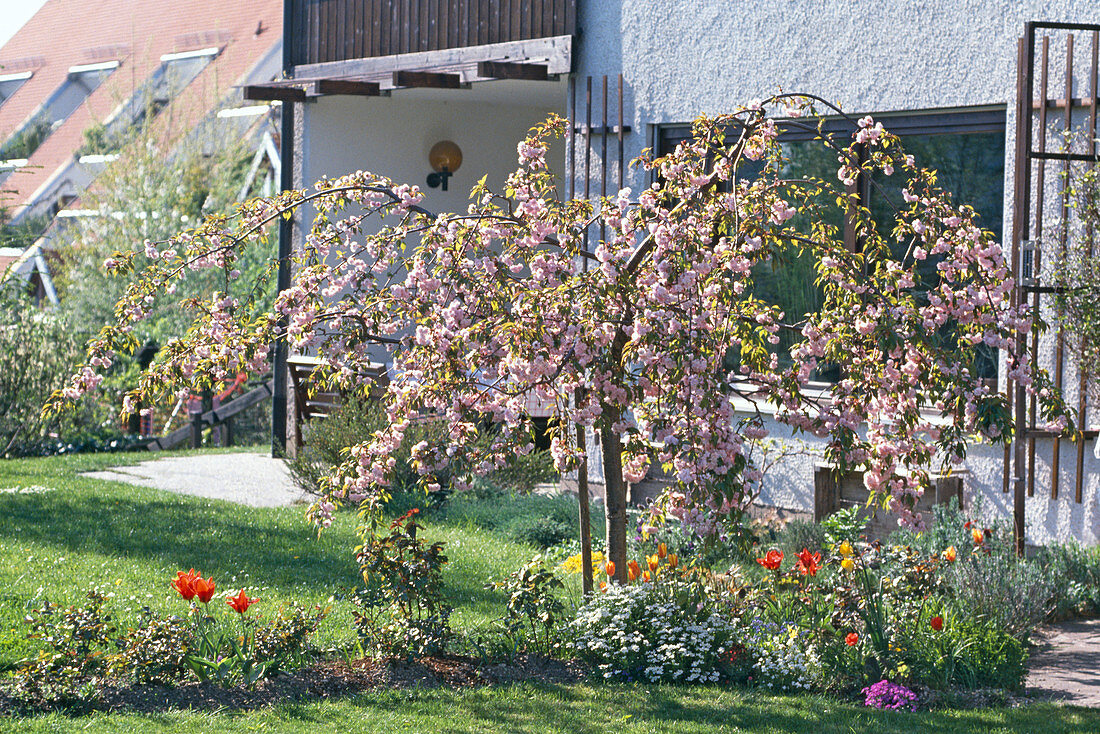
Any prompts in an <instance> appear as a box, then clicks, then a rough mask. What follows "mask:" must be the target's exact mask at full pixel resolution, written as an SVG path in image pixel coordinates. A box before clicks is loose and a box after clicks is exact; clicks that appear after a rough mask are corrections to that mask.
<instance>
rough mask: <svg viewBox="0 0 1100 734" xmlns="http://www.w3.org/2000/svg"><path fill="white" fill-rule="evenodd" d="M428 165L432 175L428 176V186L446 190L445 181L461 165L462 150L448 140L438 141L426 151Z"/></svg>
mask: <svg viewBox="0 0 1100 734" xmlns="http://www.w3.org/2000/svg"><path fill="white" fill-rule="evenodd" d="M428 163H430V164H431V166H432V171H434V173H429V174H428V186H430V187H431V188H433V189H435V188H440V189H442V190H443V191H446V190H447V179H449V178H450V177H451V174H453V173H454V172H455V171H457V170H458V167H459V166H461V165H462V149H461V148H459V147H458V146H457V145H455V144H454V143H452V142H451V141H450V140H440V141H439V142H438V143H436V144H435V145H433V146H432V149H431V150H430V151H428Z"/></svg>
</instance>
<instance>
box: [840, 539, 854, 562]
mask: <svg viewBox="0 0 1100 734" xmlns="http://www.w3.org/2000/svg"><path fill="white" fill-rule="evenodd" d="M840 555H842V556H844V557H845V558H848V557H849V556H851V555H852V544H851V543H849V542H848V541H847V540H846V541H844V542H843V543H841V544H840Z"/></svg>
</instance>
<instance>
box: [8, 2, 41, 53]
mask: <svg viewBox="0 0 1100 734" xmlns="http://www.w3.org/2000/svg"><path fill="white" fill-rule="evenodd" d="M45 4H46V0H0V46H3V45H4V44H5V43H7V42H8V39H9V38H11V37H12V36H14V35H15V32H16V31H17V30H19V29H20V28H22V27H23V24H24V23H26V22H27V21H28V20H30V19H31V16H32V15H34V14H35V13H36V12H37V11H38V9H39V8H41V7H42V6H43V5H45Z"/></svg>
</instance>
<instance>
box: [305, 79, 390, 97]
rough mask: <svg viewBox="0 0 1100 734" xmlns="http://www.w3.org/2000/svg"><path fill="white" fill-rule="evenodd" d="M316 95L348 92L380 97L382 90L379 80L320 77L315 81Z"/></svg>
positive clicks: (354, 94) (349, 93) (314, 89)
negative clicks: (360, 80)
mask: <svg viewBox="0 0 1100 734" xmlns="http://www.w3.org/2000/svg"><path fill="white" fill-rule="evenodd" d="M313 94H314V96H318V97H319V96H323V95H326V94H346V95H353V96H357V97H378V96H380V95H381V94H382V90H381V88H380V87H379V85H378V82H359V81H352V80H350V79H318V80H317V81H315V82H313Z"/></svg>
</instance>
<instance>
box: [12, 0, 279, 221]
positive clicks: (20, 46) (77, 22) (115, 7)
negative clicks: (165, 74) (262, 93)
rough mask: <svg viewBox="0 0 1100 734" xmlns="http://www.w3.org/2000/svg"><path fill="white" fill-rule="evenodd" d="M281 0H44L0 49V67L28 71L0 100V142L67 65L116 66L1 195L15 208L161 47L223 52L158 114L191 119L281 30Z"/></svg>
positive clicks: (135, 82) (133, 85) (146, 72)
mask: <svg viewBox="0 0 1100 734" xmlns="http://www.w3.org/2000/svg"><path fill="white" fill-rule="evenodd" d="M282 12H283V11H282V0H233V1H232V2H225V1H224V0H219V1H214V0H183V1H182V2H181V1H180V0H172V1H169V0H111V2H103V0H47V2H46V4H45V5H44V6H43V7H42V9H41V10H39V11H38V13H36V14H35V16H34V17H33V18H31V19H30V21H28V22H27V24H26V25H25V26H23V28H22V29H20V30H19V32H18V33H16V34H15V36H13V37H12V39H11V40H10V41H8V42H7V43H6V44H5V45H4V46H3V48H0V74H8V73H14V72H19V71H28V70H33V71H34V75H33V76H32V77H31V78H30V79H29V80H27V82H26V83H25V84H23V86H22V87H20V88H19V90H18V91H17V92H16V93H15V94H14V95H12V97H11V98H10V99H9V100H8V101H7V102H5V103H4V104H3V105H0V142H2V141H3V140H6V139H7V138H8V137H9V136H10V135H11V133H12V132H13V131H14V130H15V129H17V128H18V127H19V126H20V125H21V124H22V123H23V122H24V121H25V120H26V119H27V117H28V116H29V115H30V114H31V113H32V112H34V111H35V109H37V107H38V106H39V105H40V104H41V103H42V102H44V101H45V100H46V98H48V97H49V96H50V94H51V93H53V91H54V90H55V89H57V88H58V87H59V86H60V85H61V83H62V82H63V81H64V80H65V78H66V76H67V74H68V70H69V67H71V66H76V65H79V64H91V63H100V62H105V61H114V60H118V61H121V65H120V66H119V68H118V69H116V70H115V72H114V73H113V74H111V76H110V77H108V78H107V80H106V81H105V82H104V83H103V84H102V85H100V87H99V88H98V89H96V90H95V92H93V93H92V94H91V96H89V98H88V99H87V100H86V102H85V103H84V104H82V105H81V106H80V107H79V108H78V109H77V110H76V111H75V112H74V113H73V114H72V115H70V116H69V118H68V119H67V120H66V121H65V122H64V123H63V124H62V125H61V126H60V127H59V128H58V129H57V130H55V131H54V132H53V134H52V135H50V137H49V138H47V139H46V141H45V142H44V143H43V144H42V145H41V146H40V147H39V148H38V150H36V151H35V152H34V155H32V156H31V158H30V160H29V167H28V169H26V170H22V171H18V172H16V173H15V174H13V175H12V176H11V177H10V178H9V179H8V180H7V181H5V182H4V185H3V188H4V189H11V190H13V191H14V192H13V193H5V194H3V195H2V196H3V200H2V203H3V204H4V205H6V206H9V207H12V208H13V209H15V208H18V206H19V205H20V204H22V203H23V202H24V201H26V199H27V198H28V197H29V196H30V195H31V194H33V193H34V192H35V191H36V190H37V189H38V188H39V186H41V185H42V183H43V182H45V181H47V180H48V179H49V178H50V176H51V175H52V174H53V173H54V172H55V171H57V169H58V168H60V167H61V166H62V165H64V164H66V163H67V162H68V161H69V160H71V158H72V155H73V153H74V151H76V150H77V148H79V147H80V146H81V144H82V143H83V142H84V137H83V133H84V130H85V129H86V128H87V127H88V126H89V125H91V124H93V123H95V122H97V121H101V120H103V119H104V118H106V117H107V116H108V115H109V114H110V113H111V112H112V111H113V110H114V109H115V108H116V107H117V106H118V105H119V103H120V102H122V101H124V100H125V99H127V98H128V97H130V96H131V95H132V94H133V92H134V90H135V89H137V88H138V87H140V86H141V84H142V83H143V82H145V81H146V80H147V79H148V78H149V76H150V74H152V72H153V71H155V70H156V68H157V67H158V66H159V65H160V57H161V56H162V55H164V54H167V53H175V52H180V51H192V50H198V49H202V48H208V47H212V46H220V47H222V49H223V50H222V53H221V54H220V55H219V56H218V58H217V59H215V60H214V62H213V63H211V64H210V65H209V66H208V67H206V69H205V70H204V71H203V72H202V73H201V74H200V75H199V76H198V78H196V79H195V80H194V81H193V82H192V83H191V85H190V86H189V87H188V88H187V90H186V91H185V93H184V94H182V95H181V96H180V99H179V100H177V101H176V102H174V103H173V105H172V106H171V107H170V108H169V109H168V110H165V111H164V112H162V113H161V116H160V117H161V118H164V117H166V116H167V115H169V114H171V116H172V120H173V123H176V122H179V123H180V125H179V127H184V126H185V125H186V123H187V122H188V121H189V120H192V121H197V119H198V118H199V116H201V115H202V113H204V112H205V111H206V110H208V109H209V108H210V105H211V104H213V103H214V102H215V101H216V100H217V99H218V98H219V97H220V96H222V95H224V94H225V93H226V92H227V91H228V90H229V88H230V87H231V86H232V85H234V84H236V83H237V82H238V81H240V80H241V79H242V77H244V76H245V75H246V74H247V72H248V71H249V70H250V69H252V67H253V66H254V65H255V64H256V62H257V61H259V60H260V59H261V57H263V55H264V54H265V53H266V52H268V51H269V50H270V49H271V48H272V46H274V45H275V44H277V43H278V42H279V41H280V40H281V36H282Z"/></svg>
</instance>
